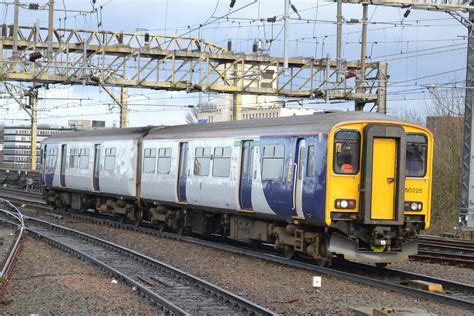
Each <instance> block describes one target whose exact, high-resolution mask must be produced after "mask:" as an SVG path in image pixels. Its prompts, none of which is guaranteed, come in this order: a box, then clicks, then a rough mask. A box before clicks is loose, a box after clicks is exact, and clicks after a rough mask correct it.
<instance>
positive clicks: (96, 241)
mask: <svg viewBox="0 0 474 316" xmlns="http://www.w3.org/2000/svg"><path fill="white" fill-rule="evenodd" d="M26 223H27V230H28V232H29V233H31V234H32V235H34V236H35V237H37V238H39V239H41V240H44V241H46V242H47V243H49V244H51V245H54V246H56V247H58V248H60V249H62V250H64V251H67V252H70V253H72V254H74V255H76V256H78V257H80V258H82V259H85V260H87V261H90V262H92V263H94V264H96V265H97V266H99V267H100V268H101V269H103V270H105V271H107V272H108V273H110V274H112V275H113V276H114V277H115V278H117V279H120V280H122V281H123V282H125V283H127V284H128V285H130V286H132V287H134V288H136V289H137V290H139V291H140V292H141V293H143V294H144V295H145V296H146V297H147V298H148V299H150V300H151V301H153V302H155V303H156V304H159V305H160V306H162V307H163V308H164V309H165V310H166V311H167V312H170V313H173V314H176V315H195V314H205V315H230V314H247V315H273V312H272V311H270V310H268V309H266V308H264V307H262V306H259V305H257V304H255V303H253V302H250V301H248V300H246V299H244V298H242V297H239V296H237V295H235V294H232V293H230V292H228V291H226V290H224V289H222V288H219V287H217V286H215V285H212V284H210V283H208V282H206V281H204V280H201V279H199V278H197V277H194V276H192V275H190V274H188V273H186V272H183V271H181V270H178V269H176V268H174V267H171V266H169V265H167V264H165V263H163V262H160V261H157V260H154V259H152V258H150V257H147V256H144V255H141V254H139V253H137V252H134V251H132V250H130V249H126V248H124V247H121V246H119V245H117V244H114V243H111V242H108V241H106V240H103V239H100V238H97V237H94V236H91V235H88V234H85V233H82V232H79V231H76V230H73V229H70V228H67V227H64V226H59V225H55V224H52V223H49V222H47V221H43V220H40V219H36V218H32V217H26Z"/></svg>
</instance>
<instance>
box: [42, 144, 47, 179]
mask: <svg viewBox="0 0 474 316" xmlns="http://www.w3.org/2000/svg"><path fill="white" fill-rule="evenodd" d="M47 152H48V145H44V147H43V150H42V151H41V165H42V166H43V170H42V177H41V180H42V181H41V183H42V184H43V185H45V184H46V166H47V163H46V153H47Z"/></svg>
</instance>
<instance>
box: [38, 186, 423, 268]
mask: <svg viewBox="0 0 474 316" xmlns="http://www.w3.org/2000/svg"><path fill="white" fill-rule="evenodd" d="M44 195H45V196H44V197H45V199H46V201H48V203H49V204H50V205H53V206H55V207H58V208H64V209H73V210H79V211H87V210H89V211H90V210H92V211H94V212H97V213H104V214H110V215H113V216H115V217H118V218H120V219H122V220H128V221H131V222H134V223H136V224H137V225H138V224H140V223H141V221H142V220H144V219H146V220H149V221H151V222H152V223H153V224H155V225H156V226H157V227H158V229H160V230H169V231H174V232H177V233H179V234H197V235H216V234H217V235H220V236H223V237H225V238H229V239H232V240H236V241H240V242H246V243H264V244H272V245H274V247H275V248H276V249H278V250H281V251H283V253H284V254H285V256H286V257H287V258H292V257H294V256H295V255H304V256H309V257H311V258H313V259H314V260H316V261H317V262H318V264H319V265H321V266H328V265H330V264H331V261H332V259H333V257H334V255H337V256H340V257H344V258H345V259H347V260H351V261H357V262H366V263H375V264H378V265H382V266H384V265H386V264H387V263H392V262H400V261H404V260H408V256H409V255H414V254H416V253H417V250H418V245H417V231H419V229H420V228H421V226H422V223H421V222H416V221H415V222H407V223H405V225H404V226H377V225H370V226H369V225H362V224H360V223H357V222H348V221H345V222H344V221H340V222H338V221H335V225H334V227H324V226H322V225H321V226H318V225H305V224H303V223H301V222H299V221H298V220H294V221H293V222H291V223H288V222H286V221H275V220H273V219H261V218H254V217H253V216H252V215H250V214H235V213H231V212H228V213H225V212H218V211H214V210H211V209H210V210H203V209H196V208H188V207H187V206H184V205H183V206H182V207H180V206H177V205H161V204H160V205H158V204H156V203H148V202H141V203H140V206H139V205H138V204H137V201H136V200H133V199H126V198H120V197H106V196H102V195H92V194H87V193H77V192H63V191H57V190H45V191H44Z"/></svg>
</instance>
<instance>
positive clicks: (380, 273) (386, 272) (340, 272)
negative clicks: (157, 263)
mask: <svg viewBox="0 0 474 316" xmlns="http://www.w3.org/2000/svg"><path fill="white" fill-rule="evenodd" d="M64 215H67V216H70V217H72V218H75V219H79V220H84V221H89V222H93V223H96V224H102V225H110V226H113V227H116V228H121V229H128V230H134V231H137V232H142V233H146V234H150V235H154V236H158V237H162V238H170V239H174V240H180V241H185V242H190V243H193V244H199V245H203V246H206V247H212V248H216V249H220V250H224V251H230V252H233V253H237V254H242V255H246V256H251V257H255V258H259V259H263V260H267V261H271V262H275V263H279V264H283V265H286V266H290V267H295V268H302V269H306V270H309V271H312V272H317V273H322V274H326V275H332V276H335V277H340V278H344V279H347V280H351V281H354V282H358V283H363V284H367V285H372V286H376V287H379V288H383V289H387V290H393V291H397V292H400V293H405V294H410V295H416V296H419V297H424V298H427V299H430V300H435V301H438V302H442V303H447V304H452V305H455V306H462V307H464V308H468V309H473V310H474V286H472V285H469V284H463V283H459V282H453V281H449V280H444V279H440V278H435V277H429V276H426V275H421V274H416V273H410V272H406V271H401V270H396V269H389V268H377V267H374V266H372V265H364V264H353V263H347V262H344V263H340V264H336V265H334V267H331V268H323V267H319V266H317V265H315V264H313V263H309V262H305V261H295V260H289V259H286V258H284V257H282V256H280V255H276V254H274V253H269V252H262V251H255V250H252V249H248V248H244V247H240V246H239V247H237V246H234V245H230V244H223V243H216V242H214V241H209V240H204V239H198V238H194V237H189V236H181V235H177V234H173V233H169V232H161V231H159V230H157V229H155V228H154V227H151V226H149V225H148V227H147V226H145V227H143V226H139V227H137V226H135V225H130V224H126V223H120V222H119V221H115V220H113V219H112V218H110V217H109V216H100V215H99V216H89V215H85V214H79V213H66V214H64ZM90 215H91V214H90ZM145 224H146V223H145ZM409 280H420V281H424V282H430V283H437V284H441V285H442V286H443V288H444V290H443V293H433V292H428V291H424V290H419V289H415V288H412V287H409V286H407V281H409Z"/></svg>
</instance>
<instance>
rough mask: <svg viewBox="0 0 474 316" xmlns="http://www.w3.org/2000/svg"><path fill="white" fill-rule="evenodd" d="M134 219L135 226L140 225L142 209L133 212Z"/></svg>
mask: <svg viewBox="0 0 474 316" xmlns="http://www.w3.org/2000/svg"><path fill="white" fill-rule="evenodd" d="M134 217H135V220H134V224H135V226H140V224H141V223H142V221H143V210H142V209H137V210H135V213H134Z"/></svg>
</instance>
